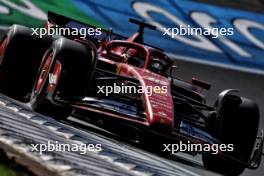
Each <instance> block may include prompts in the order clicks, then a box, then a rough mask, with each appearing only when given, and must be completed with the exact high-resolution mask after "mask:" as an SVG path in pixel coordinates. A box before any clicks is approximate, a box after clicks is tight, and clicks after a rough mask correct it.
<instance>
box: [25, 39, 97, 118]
mask: <svg viewBox="0 0 264 176" xmlns="http://www.w3.org/2000/svg"><path fill="white" fill-rule="evenodd" d="M95 51H96V49H94V48H92V47H88V46H84V45H83V44H81V43H78V42H75V41H72V40H69V39H66V38H60V39H58V40H56V41H55V42H54V43H53V44H52V45H51V47H50V48H49V49H48V50H47V51H46V53H45V54H44V56H43V60H42V64H41V66H40V69H39V72H38V74H37V77H36V80H35V84H34V86H33V90H32V93H31V98H30V105H31V107H32V109H34V110H35V111H37V112H40V113H42V114H45V115H48V116H53V117H54V118H57V119H65V118H67V117H68V116H69V115H70V113H71V108H70V106H67V101H69V102H70V101H72V99H73V98H80V97H83V96H84V94H85V90H86V85H87V83H88V81H89V79H90V77H91V75H92V73H93V69H94V65H95V56H96V54H94V53H93V52H95ZM62 102H63V103H62Z"/></svg>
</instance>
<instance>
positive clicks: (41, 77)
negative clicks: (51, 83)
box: [34, 52, 53, 94]
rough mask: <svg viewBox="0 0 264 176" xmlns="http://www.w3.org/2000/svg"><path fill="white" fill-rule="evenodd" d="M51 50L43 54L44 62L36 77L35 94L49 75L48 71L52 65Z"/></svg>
mask: <svg viewBox="0 0 264 176" xmlns="http://www.w3.org/2000/svg"><path fill="white" fill-rule="evenodd" d="M52 57H53V52H51V53H48V54H45V56H44V60H43V61H44V62H43V64H42V66H41V68H40V70H39V74H38V78H37V81H36V84H35V87H34V92H35V94H39V93H40V92H41V90H42V88H43V86H44V84H45V80H47V77H48V75H49V71H50V68H51V65H52Z"/></svg>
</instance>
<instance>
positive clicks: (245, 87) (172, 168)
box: [0, 32, 264, 176]
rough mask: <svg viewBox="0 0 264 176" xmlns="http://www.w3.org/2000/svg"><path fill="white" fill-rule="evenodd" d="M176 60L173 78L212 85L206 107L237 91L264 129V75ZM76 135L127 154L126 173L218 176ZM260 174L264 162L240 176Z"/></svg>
mask: <svg viewBox="0 0 264 176" xmlns="http://www.w3.org/2000/svg"><path fill="white" fill-rule="evenodd" d="M0 36H1V32H0ZM175 60H176V63H177V65H178V67H179V68H178V70H176V71H175V72H174V75H175V76H177V77H179V78H181V79H183V80H190V79H191V78H192V77H193V76H194V77H197V78H200V79H202V80H205V81H208V82H210V83H211V84H212V88H211V90H210V91H206V92H205V95H206V96H207V98H208V104H213V102H214V100H215V99H216V97H217V95H218V93H220V92H221V91H222V90H224V89H229V88H233V89H238V90H240V94H241V95H243V96H245V97H248V98H251V99H252V100H254V101H256V102H257V104H258V105H259V107H260V113H261V121H260V126H261V127H262V128H263V127H264V75H258V74H251V73H246V72H239V71H234V70H230V69H223V68H218V67H217V66H216V67H213V66H207V65H202V64H197V63H191V62H186V61H181V60H177V58H175ZM0 109H2V107H1V108H0ZM11 109H12V108H11ZM0 111H1V110H0ZM11 114H12V113H11ZM13 114H14V113H13ZM9 115H10V113H9ZM0 116H1V114H0ZM11 117H12V116H11ZM11 117H10V118H11ZM43 128H44V127H43ZM234 130H235V127H234ZM245 130H246V129H245ZM77 132H80V133H82V135H83V136H84V137H86V138H87V137H90V139H93V140H94V139H97V140H98V141H99V142H102V144H103V145H104V144H107V145H106V146H107V147H109V148H108V151H109V150H110V151H111V150H113V151H115V152H116V151H122V152H121V153H122V154H124V153H126V154H127V155H126V158H125V160H123V161H124V162H123V163H126V162H127V163H128V164H127V165H126V164H124V165H122V164H121V168H122V167H125V168H126V169H127V168H132V170H133V169H134V168H135V169H136V170H137V169H139V170H140V172H141V171H142V172H141V173H142V174H143V173H144V174H146V175H148V174H154V175H201V176H203V175H204V176H215V175H218V174H215V173H212V172H210V171H207V170H205V169H204V168H203V165H202V163H201V160H200V158H199V157H195V158H193V157H185V156H184V158H185V159H186V161H190V162H180V161H178V160H177V161H171V160H167V159H164V158H161V157H159V156H156V155H155V154H152V153H149V152H146V151H143V150H141V149H139V148H135V147H134V146H130V145H128V144H125V143H122V142H119V141H115V140H113V139H109V138H107V137H104V136H101V135H97V134H94V133H90V132H89V131H87V130H85V129H81V131H80V129H77ZM115 147H117V148H115ZM114 148H115V149H114ZM117 153H118V152H117ZM69 156H71V155H69ZM118 156H120V153H118ZM66 157H67V156H66ZM129 157H131V158H129ZM180 158H181V157H180ZM82 159H83V158H82ZM135 161H137V162H136V164H135V163H133V162H135ZM85 162H86V163H87V164H89V162H90V163H91V164H93V166H94V168H93V169H94V171H95V172H96V171H97V172H98V169H99V168H101V167H102V165H100V164H95V165H94V162H96V160H92V161H89V160H86V161H85ZM98 162H99V160H98ZM130 162H132V163H133V164H134V166H133V164H132V165H131V163H130ZM99 163H100V162H99ZM75 164H76V163H75ZM101 164H106V163H101ZM108 164H109V163H108ZM114 166H117V165H115V164H114ZM114 166H112V167H113V169H110V170H111V172H109V174H110V173H112V174H113V175H115V174H114V173H115V172H120V173H122V171H124V170H122V169H121V168H120V164H119V166H118V167H117V168H119V169H121V170H118V169H117V170H115V169H116V168H115V167H114ZM107 168H109V167H107ZM86 169H88V168H86ZM123 169H124V168H123ZM164 169H165V170H164ZM113 170H114V171H113ZM99 171H100V170H99ZM167 171H168V172H167ZM147 173H148V174H147ZM123 174H125V175H130V174H131V175H135V172H134V171H133V172H128V171H127V170H126V172H123ZM263 174H264V161H263V160H262V163H261V166H260V168H258V169H257V170H248V169H246V170H245V171H244V173H243V174H242V175H243V176H263ZM110 175H111V174H110Z"/></svg>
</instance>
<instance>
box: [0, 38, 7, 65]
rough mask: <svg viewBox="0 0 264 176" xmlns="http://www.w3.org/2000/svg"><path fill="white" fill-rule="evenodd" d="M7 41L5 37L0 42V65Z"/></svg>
mask: <svg viewBox="0 0 264 176" xmlns="http://www.w3.org/2000/svg"><path fill="white" fill-rule="evenodd" d="M7 42H8V39H7V37H5V38H4V40H3V41H2V43H1V44H0V65H1V63H2V61H3V58H4V52H5V49H6V46H7Z"/></svg>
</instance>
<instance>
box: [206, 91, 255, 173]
mask: <svg viewBox="0 0 264 176" xmlns="http://www.w3.org/2000/svg"><path fill="white" fill-rule="evenodd" d="M218 103H219V102H218ZM218 103H217V104H218ZM218 105H219V104H218ZM218 113H219V114H218V119H219V123H218V131H217V132H216V135H217V138H218V139H219V140H221V142H222V143H224V144H226V145H227V144H233V147H234V151H232V152H229V153H226V154H228V155H230V156H232V157H234V158H236V159H238V160H240V161H243V162H245V163H248V161H249V159H250V157H251V154H252V151H253V148H254V143H255V139H256V137H257V131H258V125H259V109H258V106H257V105H256V103H254V102H253V101H251V100H249V99H247V98H243V97H242V98H240V97H237V96H235V95H231V96H229V95H228V96H227V97H226V98H225V99H224V100H223V102H222V103H221V106H220V107H219V112H218ZM202 159H203V163H204V166H205V167H206V168H207V169H209V170H212V171H215V172H218V173H221V174H223V175H230V176H231V175H232V176H233V175H240V174H241V173H242V172H243V171H244V169H245V166H244V165H242V164H240V163H237V162H234V161H230V160H228V159H226V158H224V157H223V156H221V155H217V154H216V155H213V154H210V153H204V154H203V155H202Z"/></svg>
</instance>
